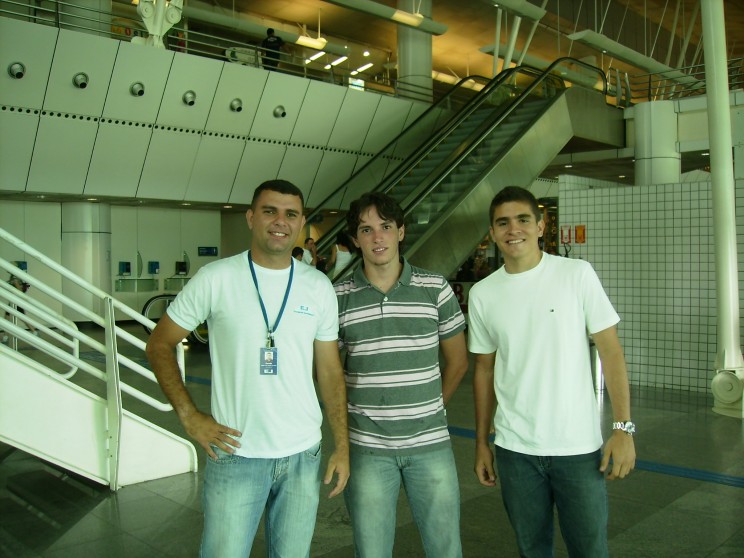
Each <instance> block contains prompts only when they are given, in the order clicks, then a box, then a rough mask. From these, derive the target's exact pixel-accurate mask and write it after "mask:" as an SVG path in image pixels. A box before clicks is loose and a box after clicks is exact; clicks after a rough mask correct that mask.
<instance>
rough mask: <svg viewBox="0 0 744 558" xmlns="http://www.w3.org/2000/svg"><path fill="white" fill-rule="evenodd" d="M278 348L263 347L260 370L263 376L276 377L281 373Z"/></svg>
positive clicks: (259, 364)
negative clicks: (278, 362)
mask: <svg viewBox="0 0 744 558" xmlns="http://www.w3.org/2000/svg"><path fill="white" fill-rule="evenodd" d="M277 357H278V353H277V350H276V347H270V348H267V347H262V348H261V354H260V360H259V363H258V369H259V371H260V373H261V375H262V376H276V375H277V374H278V373H279V368H278V364H277Z"/></svg>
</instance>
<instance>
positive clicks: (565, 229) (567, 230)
mask: <svg viewBox="0 0 744 558" xmlns="http://www.w3.org/2000/svg"><path fill="white" fill-rule="evenodd" d="M561 244H571V225H561Z"/></svg>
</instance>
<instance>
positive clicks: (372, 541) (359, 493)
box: [344, 447, 462, 558]
mask: <svg viewBox="0 0 744 558" xmlns="http://www.w3.org/2000/svg"><path fill="white" fill-rule="evenodd" d="M401 481H402V482H403V486H404V487H405V491H406V496H407V497H408V505H409V506H410V508H411V512H412V513H413V518H414V520H415V522H416V525H417V526H418V529H419V532H420V534H421V540H422V542H423V545H424V550H425V552H426V556H428V557H429V558H460V557H461V556H462V549H461V546H460V487H459V485H458V483H457V470H456V467H455V459H454V456H453V455H452V449H451V448H449V447H446V448H444V449H438V450H434V451H429V452H423V453H417V454H414V455H408V456H404V457H394V456H392V457H388V456H380V455H369V454H364V453H360V452H355V451H353V450H352V452H351V477H350V478H349V484H348V485H347V487H346V490H345V491H344V498H345V500H346V506H347V508H348V510H349V514H350V515H351V524H352V528H353V531H354V549H355V553H356V556H357V558H390V556H392V553H393V542H394V539H395V523H396V521H395V518H396V508H397V505H398V493H399V492H400V485H401Z"/></svg>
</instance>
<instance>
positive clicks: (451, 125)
mask: <svg viewBox="0 0 744 558" xmlns="http://www.w3.org/2000/svg"><path fill="white" fill-rule="evenodd" d="M566 63H570V64H572V65H578V66H582V67H584V68H585V69H587V70H589V71H590V72H592V73H595V74H596V75H597V76H598V77H599V80H600V83H601V87H600V88H599V90H600V92H601V93H602V94H603V95H604V96H605V97H606V96H607V95H608V91H609V88H608V81H607V77H606V76H605V74H604V72H603V71H602V70H601V69H600V68H597V67H595V66H592V65H591V64H588V63H586V62H583V61H581V60H577V59H574V58H571V57H562V58H559V59H557V60H555V61H554V62H553V63H552V64H550V66H548V67H547V68H546V69H545V70H539V69H537V68H533V67H531V66H527V65H524V66H518V67H515V68H510V69H509V70H506V71H504V72H501V73H500V74H499V75H497V76H496V77H495V78H493V79H492V80H491V81H490V82H489V83H488V84H487V85H486V87H484V88H483V90H482V91H481V92H480V93H479V94H478V95H477V96H476V97H474V98H473V99H472V100H471V101H470V102H468V103H467V104H466V105H465V106H464V107H463V108H462V109H461V111H460V112H459V113H458V114H457V115H455V116H454V117H452V118H451V119H449V120H448V122H447V123H446V125H445V126H443V127H442V128H441V129H440V130H439V131H438V132H437V133H436V134H432V136H431V137H430V138H429V139H428V140H427V141H426V142H424V144H422V145H421V146H419V147H418V148H417V149H416V150H414V152H413V154H412V155H411V156H410V158H409V159H407V160H406V162H405V164H404V165H400V166H399V167H397V168H396V169H395V170H394V171H392V172H391V173H390V174H389V175H387V176H385V177H384V178H383V179H382V180H381V181H380V182H378V183H377V184H376V185H375V187H374V188H373V190H374V191H382V192H389V191H390V190H392V189H393V188H394V186H395V184H397V183H398V182H399V180H400V178H401V177H402V176H404V175H405V174H407V173H408V171H409V170H410V169H411V168H413V167H414V166H415V165H417V164H418V163H419V162H420V161H421V160H422V159H423V158H425V157H426V156H427V155H428V154H429V153H430V152H431V151H432V150H434V149H435V148H436V147H437V146H438V145H439V144H440V143H441V142H442V141H443V139H444V138H445V137H446V136H447V135H448V134H450V133H451V132H452V131H453V130H454V129H455V128H456V127H457V126H458V125H459V124H460V123H462V122H463V121H464V120H465V119H467V118H468V117H469V116H470V115H472V114H473V113H474V112H475V111H476V110H478V108H480V107H481V106H483V104H485V103H487V102H488V100H489V98H490V95H491V94H493V93H494V92H495V91H496V90H497V89H498V88H499V87H501V86H503V85H504V84H507V83H508V82H509V81H510V80H516V79H517V77H518V76H519V75H527V76H531V77H533V78H534V80H533V81H532V83H531V84H530V85H529V86H528V87H526V88H525V90H524V92H523V94H521V95H520V96H519V97H517V99H515V100H514V102H513V103H511V104H510V106H509V107H508V108H507V109H506V111H505V112H503V113H499V115H500V118H499V119H498V120H497V121H496V122H495V124H493V127H495V126H496V125H498V123H500V122H502V121H503V120H504V118H506V117H507V116H508V115H509V114H511V112H512V111H513V110H514V109H515V108H516V107H517V106H519V104H521V102H522V101H523V100H524V98H526V96H527V95H529V94H530V93H531V92H532V91H534V89H535V88H537V87H538V86H539V84H541V83H543V82H544V81H545V80H554V81H555V80H559V81H560V83H561V84H563V83H564V82H565V81H567V80H566V79H565V78H563V77H561V76H558V75H556V74H554V73H553V72H554V71H555V70H556V68H557V67H558V66H560V65H562V64H566ZM573 82H575V83H577V85H578V86H580V87H587V85H586V83H585V82H584V80H580V81H577V80H573ZM595 89H596V87H595ZM492 129H493V128H492V127H491V128H489V129H488V130H487V131H485V130H483V129H482V130H481V135H483V134H487V133H490V132H491V131H492ZM476 132H477V131H476ZM473 135H475V134H473ZM471 141H474V140H471ZM464 143H465V142H464ZM464 143H463V145H464ZM475 145H477V144H473V145H472V147H471V148H470V149H469V150H468V153H470V151H472V149H473V148H474V147H475ZM458 153H461V150H460V149H458ZM463 158H464V155H463V156H462V157H459V158H458V159H457V161H456V162H455V163H454V165H455V166H456V165H457V164H458V162H459V161H461V160H462V159H463ZM368 164H369V163H368ZM451 168H452V167H449V168H448V169H447V170H446V171H444V173H443V175H442V177H440V179H439V181H436V182H435V183H433V184H432V183H430V184H429V186H431V188H428V189H425V190H424V192H425V193H424V194H422V195H427V194H428V193H429V192H430V191H431V190H432V189H433V188H435V187H436V186H437V185H438V184H439V182H441V179H442V178H443V176H445V175H446V173H448V172H449V171H450V170H451ZM360 172H361V171H360ZM356 174H358V173H355V176H356ZM352 178H354V177H352ZM350 181H351V179H349V180H348V181H347V182H345V183H344V184H342V185H341V186H340V187H339V189H342V188H345V187H348V183H349V182H350ZM334 195H338V190H337V191H336V192H335V193H334ZM334 195H332V196H329V198H327V200H328V199H331V198H332V197H333V196H334ZM420 199H421V198H420V197H419V198H417V199H416V200H415V201H414V202H413V203H412V204H411V205H410V207H408V206H407V207H404V208H403V209H404V211H406V212H407V213H408V212H410V210H411V208H412V207H414V206H415V205H416V204H417V203H419V201H420ZM321 205H322V204H321ZM341 228H343V222H341V221H339V222H337V223H336V224H335V225H334V226H333V227H331V228H330V229H329V230H328V231H326V233H325V234H324V235H323V237H322V238H321V239H319V241H317V242H316V245H317V246H318V251H319V252H324V251H327V249H328V248H329V246H330V244H331V243H332V242H333V239H335V236H336V234H337V233H338V231H339V230H341ZM354 262H355V260H354V259H352V261H351V262H350V263H349V265H348V266H347V270H350V269H351V267H352V266H353V265H355V264H354ZM347 274H348V271H342V272H341V273H339V275H338V276H337V278H341V277H344V276H346V275H347Z"/></svg>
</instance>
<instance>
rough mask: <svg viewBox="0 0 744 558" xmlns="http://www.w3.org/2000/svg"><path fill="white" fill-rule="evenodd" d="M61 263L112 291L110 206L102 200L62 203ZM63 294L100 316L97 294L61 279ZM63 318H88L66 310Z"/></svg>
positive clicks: (100, 286)
mask: <svg viewBox="0 0 744 558" xmlns="http://www.w3.org/2000/svg"><path fill="white" fill-rule="evenodd" d="M62 265H63V266H65V267H66V268H67V269H69V270H70V271H72V272H73V273H75V274H76V275H78V276H79V277H81V278H83V279H85V280H86V281H88V282H89V283H91V284H92V285H93V286H94V287H97V288H99V289H101V290H102V291H105V292H107V293H110V292H111V290H112V289H111V206H110V205H108V204H105V203H85V202H74V203H63V204H62ZM62 293H63V294H64V295H66V296H69V297H70V298H72V299H73V300H74V301H75V302H78V303H79V304H81V305H82V306H84V307H85V308H87V309H88V310H92V311H93V312H96V313H97V314H99V315H103V305H102V301H100V300H99V299H98V298H97V297H94V296H92V295H91V294H90V293H88V292H87V291H85V290H83V289H81V288H80V287H78V286H77V285H75V284H73V283H72V282H71V281H68V280H66V279H63V280H62ZM65 317H67V318H69V319H71V320H73V321H87V318H84V317H83V316H82V315H80V314H79V313H78V312H75V311H74V310H71V309H69V308H66V309H65Z"/></svg>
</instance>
